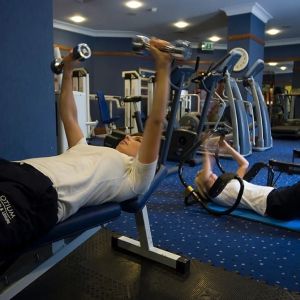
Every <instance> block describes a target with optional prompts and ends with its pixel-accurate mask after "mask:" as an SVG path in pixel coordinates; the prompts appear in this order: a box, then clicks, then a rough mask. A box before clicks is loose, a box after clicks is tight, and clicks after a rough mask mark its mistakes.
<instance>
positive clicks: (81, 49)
mask: <svg viewBox="0 0 300 300" xmlns="http://www.w3.org/2000/svg"><path fill="white" fill-rule="evenodd" d="M91 54H92V51H91V49H90V47H89V46H88V45H87V44H83V43H81V44H78V45H77V46H76V47H74V48H73V51H72V57H73V59H74V60H79V61H85V60H86V59H88V58H90V57H91ZM63 68H64V59H63V58H55V59H54V60H53V61H52V62H51V70H52V72H53V73H55V74H61V73H62V71H63Z"/></svg>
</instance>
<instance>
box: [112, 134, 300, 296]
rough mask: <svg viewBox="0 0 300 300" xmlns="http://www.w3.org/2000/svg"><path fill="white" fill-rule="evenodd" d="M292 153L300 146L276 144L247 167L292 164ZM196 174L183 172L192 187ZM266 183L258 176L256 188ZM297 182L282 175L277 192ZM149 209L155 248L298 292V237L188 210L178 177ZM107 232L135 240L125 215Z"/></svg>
mask: <svg viewBox="0 0 300 300" xmlns="http://www.w3.org/2000/svg"><path fill="white" fill-rule="evenodd" d="M294 148H300V142H299V141H287V140H275V141H274V147H273V148H272V149H270V150H267V151H265V152H254V153H253V154H252V155H251V156H249V157H248V160H249V161H250V164H253V163H254V162H257V161H264V162H267V161H268V160H269V159H271V158H273V159H280V160H285V161H291V160H292V150H293V149H294ZM222 164H223V166H224V168H225V169H226V170H227V171H234V168H235V165H234V163H233V161H232V160H230V159H226V160H222ZM197 170H198V167H194V168H189V167H186V168H185V174H186V179H187V181H189V182H191V183H192V182H193V181H192V180H193V177H194V175H195V173H196V171H197ZM265 180H266V178H265V174H263V172H262V173H261V174H260V175H259V176H257V178H256V180H255V181H254V182H256V183H258V184H265ZM298 180H299V176H288V175H282V176H281V177H280V178H279V179H278V182H277V186H283V185H288V184H292V183H294V182H295V181H298ZM299 201H300V199H299ZM147 207H148V212H149V219H150V224H151V229H152V234H153V243H154V245H155V246H157V247H160V248H163V249H167V250H170V251H174V252H176V253H181V254H184V255H185V256H188V257H189V258H192V259H197V260H199V261H202V262H205V263H209V264H211V265H215V266H218V267H223V268H224V269H226V270H228V271H234V272H238V273H240V274H241V275H242V276H247V277H252V278H253V279H255V280H259V281H265V282H267V283H268V284H272V285H278V286H281V287H283V288H286V289H288V290H290V291H294V292H300V258H299V255H300V233H299V232H292V231H289V230H286V229H280V228H277V227H273V226H270V225H265V224H262V223H259V222H253V221H247V220H244V219H241V218H237V217H233V216H223V217H214V216H211V215H209V214H208V213H206V212H205V211H204V210H203V209H201V208H200V207H199V206H198V205H193V206H188V207H186V206H185V205H184V203H183V188H182V186H181V184H180V181H179V179H178V176H177V174H174V175H172V176H169V177H168V178H166V179H165V180H164V181H163V182H162V184H161V186H160V187H159V188H158V189H157V191H156V192H155V193H154V194H153V195H152V197H151V199H150V201H149V204H148V205H147ZM109 228H110V229H112V230H113V231H116V232H118V233H121V234H126V235H129V236H131V237H136V231H135V222H134V216H133V215H132V214H126V213H124V214H123V216H122V217H121V218H119V219H118V220H117V221H114V222H113V223H111V224H109Z"/></svg>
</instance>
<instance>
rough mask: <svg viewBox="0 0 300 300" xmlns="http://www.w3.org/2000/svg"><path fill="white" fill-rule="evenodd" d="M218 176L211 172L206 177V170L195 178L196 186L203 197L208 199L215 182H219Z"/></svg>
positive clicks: (201, 171)
mask: <svg viewBox="0 0 300 300" xmlns="http://www.w3.org/2000/svg"><path fill="white" fill-rule="evenodd" d="M217 178H218V176H217V175H216V174H215V173H213V172H210V174H208V175H205V174H204V170H200V171H199V172H198V173H197V175H196V177H195V186H196V188H197V191H198V193H199V194H200V195H201V196H202V197H203V198H206V195H207V194H208V192H209V190H210V188H211V187H212V186H213V184H214V183H215V181H216V180H217Z"/></svg>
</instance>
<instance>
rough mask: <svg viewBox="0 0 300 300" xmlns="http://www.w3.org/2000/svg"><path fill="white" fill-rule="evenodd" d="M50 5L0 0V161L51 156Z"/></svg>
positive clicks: (28, 0)
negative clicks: (3, 159) (0, 159)
mask: <svg viewBox="0 0 300 300" xmlns="http://www.w3.org/2000/svg"><path fill="white" fill-rule="evenodd" d="M52 19H53V17H52V1H51V0H43V1H40V0H26V1H25V2H24V3H21V2H20V1H19V0H9V1H3V0H1V10H0V27H1V28H2V31H1V47H0V56H1V72H0V82H1V88H0V137H1V146H0V156H1V157H3V158H6V159H11V160H18V159H23V158H28V157H35V156H45V155H52V154H55V153H56V126H55V124H56V122H55V103H54V95H53V90H54V89H53V77H52V74H51V71H50V68H49V63H50V60H51V59H52V57H53V54H52V53H53V51H52V49H53V47H52V43H53V25H52V22H53V21H52Z"/></svg>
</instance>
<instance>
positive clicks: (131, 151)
mask: <svg viewBox="0 0 300 300" xmlns="http://www.w3.org/2000/svg"><path fill="white" fill-rule="evenodd" d="M142 140H143V136H141V135H126V136H125V138H124V139H123V140H121V141H120V143H119V144H118V145H117V147H116V150H118V151H119V152H121V153H124V154H127V155H129V156H132V157H135V156H136V155H137V153H138V151H139V149H140V146H141V143H142Z"/></svg>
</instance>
